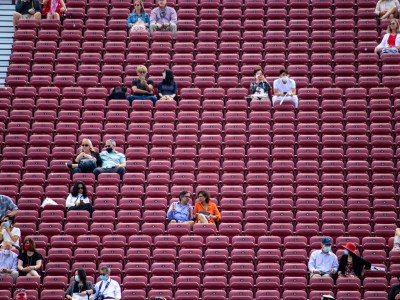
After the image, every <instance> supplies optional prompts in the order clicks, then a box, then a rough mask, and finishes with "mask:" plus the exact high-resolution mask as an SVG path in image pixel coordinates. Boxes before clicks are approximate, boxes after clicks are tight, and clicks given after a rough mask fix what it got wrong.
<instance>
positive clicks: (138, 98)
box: [126, 95, 157, 104]
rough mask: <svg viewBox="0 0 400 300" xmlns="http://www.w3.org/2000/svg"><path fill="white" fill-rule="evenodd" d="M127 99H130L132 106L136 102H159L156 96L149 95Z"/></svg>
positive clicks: (133, 96) (132, 96)
mask: <svg viewBox="0 0 400 300" xmlns="http://www.w3.org/2000/svg"><path fill="white" fill-rule="evenodd" d="M126 99H128V101H129V103H130V104H132V102H133V101H134V100H151V101H153V103H156V101H157V97H156V96H149V95H143V96H137V95H131V96H128V97H127V98H126Z"/></svg>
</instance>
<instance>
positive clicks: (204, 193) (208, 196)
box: [197, 191, 210, 203]
mask: <svg viewBox="0 0 400 300" xmlns="http://www.w3.org/2000/svg"><path fill="white" fill-rule="evenodd" d="M199 195H202V196H203V197H204V199H206V200H205V201H206V203H208V202H210V194H209V193H208V192H207V191H199V192H198V193H197V197H198V196H199Z"/></svg>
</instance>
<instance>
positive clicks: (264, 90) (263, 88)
mask: <svg viewBox="0 0 400 300" xmlns="http://www.w3.org/2000/svg"><path fill="white" fill-rule="evenodd" d="M253 75H254V77H255V79H256V81H255V82H252V83H251V84H250V98H251V100H256V99H258V100H269V99H270V97H271V86H270V85H269V83H268V82H267V80H266V79H265V77H264V74H263V71H262V69H261V68H257V69H255V70H254V72H253Z"/></svg>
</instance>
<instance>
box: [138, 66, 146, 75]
mask: <svg viewBox="0 0 400 300" xmlns="http://www.w3.org/2000/svg"><path fill="white" fill-rule="evenodd" d="M139 71H145V72H146V73H147V68H146V66H144V65H139V66H137V67H136V72H139Z"/></svg>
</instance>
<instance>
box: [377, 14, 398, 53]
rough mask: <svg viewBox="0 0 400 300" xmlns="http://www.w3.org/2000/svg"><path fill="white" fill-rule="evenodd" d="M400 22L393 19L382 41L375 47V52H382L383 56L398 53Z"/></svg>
mask: <svg viewBox="0 0 400 300" xmlns="http://www.w3.org/2000/svg"><path fill="white" fill-rule="evenodd" d="M399 32H400V23H399V21H398V20H396V19H391V20H390V23H389V25H388V27H387V30H386V34H385V35H384V36H383V38H382V41H381V42H380V44H379V45H378V46H376V48H375V53H379V52H380V53H381V57H383V56H384V55H385V54H397V53H399V50H400V34H399Z"/></svg>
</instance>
